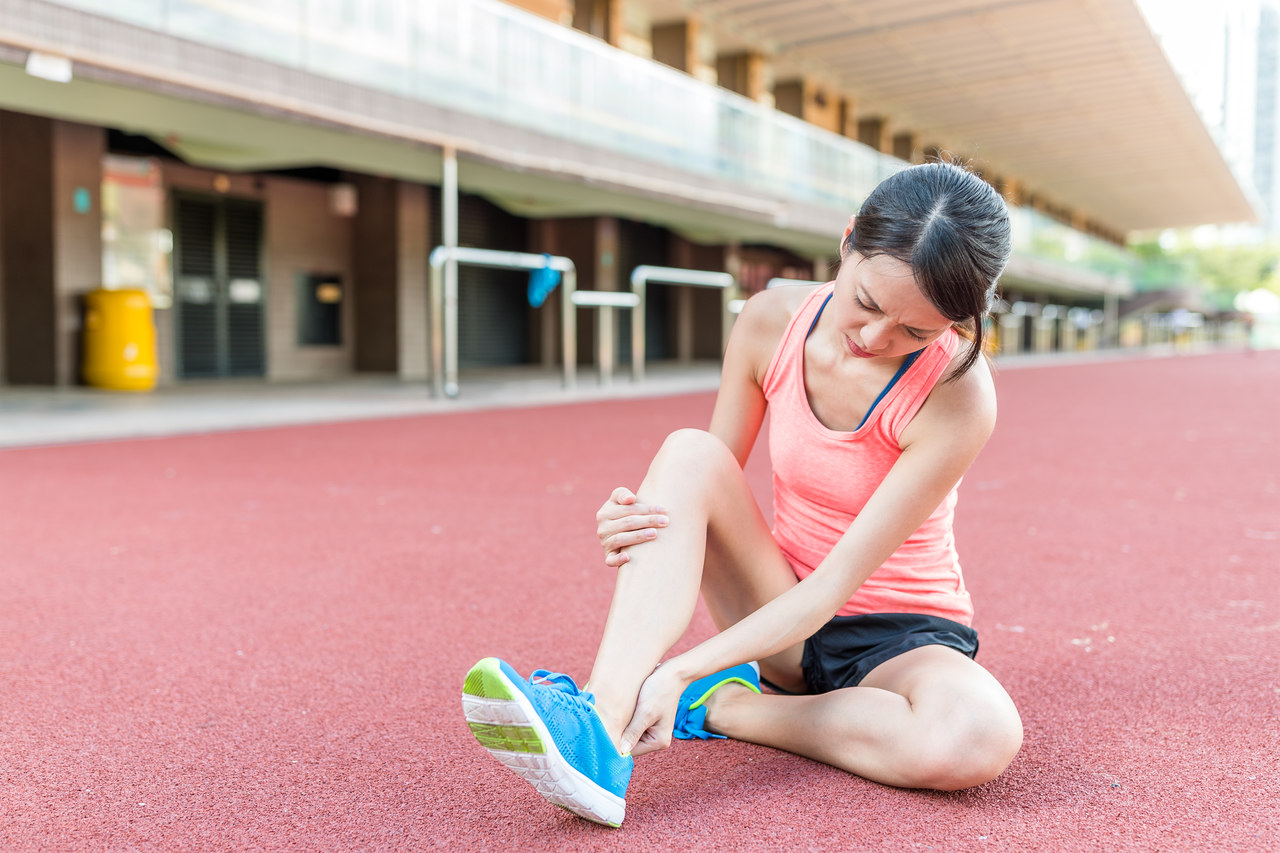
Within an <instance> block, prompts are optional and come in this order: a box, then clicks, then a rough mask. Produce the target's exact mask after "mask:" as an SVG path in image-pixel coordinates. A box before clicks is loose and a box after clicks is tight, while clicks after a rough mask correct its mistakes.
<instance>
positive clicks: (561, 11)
mask: <svg viewBox="0 0 1280 853" xmlns="http://www.w3.org/2000/svg"><path fill="white" fill-rule="evenodd" d="M506 2H507V3H510V4H511V5H512V6H515V7H517V8H520V9H524V10H525V11H526V12H532V13H533V14H535V15H539V16H541V17H543V18H546V19H547V20H549V21H555V22H556V23H557V24H561V25H565V26H568V25H570V24H572V23H573V7H574V3H573V0H506Z"/></svg>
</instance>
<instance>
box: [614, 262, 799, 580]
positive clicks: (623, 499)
mask: <svg viewBox="0 0 1280 853" xmlns="http://www.w3.org/2000/svg"><path fill="white" fill-rule="evenodd" d="M785 290H786V291H791V292H783V290H782V289H778V290H772V291H765V292H763V293H759V294H756V295H755V296H753V297H751V298H750V299H748V300H747V304H746V306H745V307H744V308H743V309H742V313H741V314H739V315H738V320H737V322H735V323H734V326H733V332H732V333H731V334H730V336H729V346H728V348H727V349H726V351H725V356H724V366H723V367H722V369H721V371H720V390H719V392H718V393H717V394H716V403H715V409H714V410H713V412H712V414H711V427H710V432H711V434H712V435H714V436H716V437H717V438H719V439H720V440H721V441H723V442H724V443H725V445H727V446H728V447H729V449H730V450H731V451H733V455H734V456H735V457H737V459H738V464H739V465H746V463H747V457H748V456H750V455H751V448H752V447H753V446H754V445H755V441H756V437H757V436H758V435H759V434H760V425H761V424H762V423H763V422H764V413H765V407H766V403H765V399H764V390H763V388H762V386H763V383H764V375H765V372H766V371H767V370H768V369H769V363H770V362H771V361H772V360H773V353H774V350H776V349H777V347H778V342H779V341H780V340H781V339H782V333H783V332H784V331H785V330H786V327H787V323H789V322H790V320H791V316H792V314H793V313H794V311H795V310H796V308H798V307H799V305H800V303H801V302H802V301H803V297H804V296H805V295H806V294H807V293H808V292H809V291H810V290H811V288H799V287H796V288H786V289H785ZM795 291H803V292H802V293H797V292H795ZM665 513H666V510H665V508H663V507H660V506H653V505H649V504H638V503H637V502H636V496H635V493H634V492H632V491H631V490H630V489H627V488H625V487H619V488H617V489H614V491H613V494H611V495H610V496H609V499H608V500H607V501H605V503H604V505H603V506H602V507H600V510H599V512H597V513H596V533H597V534H598V535H599V537H600V546H601V547H602V548H603V549H604V552H605V565H608V566H613V567H615V568H616V567H618V566H622V565H623V564H625V563H626V562H627V561H628V560H629V559H630V558H629V557H628V556H627V549H628V548H629V547H631V546H632V545H638V544H640V543H641V542H647V541H649V540H651V539H653V538H655V537H657V536H658V535H659V533H658V530H659V528H661V527H665V526H666V524H667V519H666V515H665Z"/></svg>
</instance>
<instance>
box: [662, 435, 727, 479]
mask: <svg viewBox="0 0 1280 853" xmlns="http://www.w3.org/2000/svg"><path fill="white" fill-rule="evenodd" d="M655 468H656V469H663V468H667V469H672V470H675V471H679V472H681V473H686V474H688V473H696V474H699V475H703V476H705V475H708V474H714V473H717V472H719V471H721V470H725V471H727V470H736V469H737V468H738V462H737V460H736V459H735V458H734V456H733V454H732V453H731V452H729V448H728V447H727V446H725V443H724V442H723V441H721V440H720V439H718V438H716V437H715V436H714V435H712V434H711V433H709V432H707V431H706V430H701V429H678V430H676V431H675V432H673V433H671V434H670V435H668V436H667V439H666V441H664V442H663V443H662V447H661V448H659V450H658V453H657V455H656V456H655V457H654V460H653V464H652V465H651V466H650V470H653V469H655Z"/></svg>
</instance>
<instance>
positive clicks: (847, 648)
mask: <svg viewBox="0 0 1280 853" xmlns="http://www.w3.org/2000/svg"><path fill="white" fill-rule="evenodd" d="M934 645H937V646H947V647H949V648H953V649H955V650H956V651H958V652H960V653H962V654H964V655H967V656H969V657H971V658H972V657H974V656H976V655H977V654H978V632H977V631H975V630H973V629H972V628H970V627H968V626H967V625H961V624H960V623H959V622H952V621H951V620H950V619H943V618H941V617H938V616H925V615H922V614H919V613H870V614H866V615H860V616H836V617H835V618H833V619H832V620H831V621H830V622H828V623H827V624H826V625H823V626H822V627H821V628H819V629H818V633H816V634H814V635H813V636H812V637H810V638H809V639H807V640H805V643H804V657H803V658H802V659H801V663H800V666H801V668H802V669H803V670H804V680H805V683H806V684H807V685H808V686H809V691H810V692H811V693H828V692H830V691H832V690H839V689H840V688H842V687H855V686H857V684H858V683H859V682H861V681H862V679H864V678H866V677H867V675H868V674H869V673H870V672H871V670H873V669H875V668H876V667H877V666H879V665H880V664H882V663H884V662H885V661H887V660H890V659H891V658H896V657H897V656H898V655H900V654H903V653H904V652H909V651H911V650H912V649H918V648H919V647H921V646H934Z"/></svg>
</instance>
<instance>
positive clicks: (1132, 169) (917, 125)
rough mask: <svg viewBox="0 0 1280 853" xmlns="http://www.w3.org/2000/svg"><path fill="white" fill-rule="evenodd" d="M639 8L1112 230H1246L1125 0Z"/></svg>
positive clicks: (1180, 96) (1159, 56)
mask: <svg viewBox="0 0 1280 853" xmlns="http://www.w3.org/2000/svg"><path fill="white" fill-rule="evenodd" d="M647 5H648V7H649V10H650V12H651V13H652V14H653V15H654V20H662V19H664V18H675V17H678V16H679V15H682V14H683V15H687V14H688V13H689V12H693V13H696V14H698V15H699V16H700V17H701V18H702V20H703V22H704V27H705V28H708V29H710V31H711V32H712V33H714V34H715V37H716V43H717V47H718V49H719V50H720V51H721V52H726V51H730V50H733V49H742V48H751V49H756V50H761V51H763V52H764V53H766V54H767V55H769V56H771V57H772V62H773V66H774V69H775V73H776V75H777V76H778V77H780V78H783V77H786V76H788V75H792V74H799V73H812V74H814V75H815V76H817V77H818V78H819V79H821V80H824V81H826V82H827V83H829V84H831V85H833V86H836V87H838V88H840V89H841V90H842V91H844V92H846V93H847V94H850V95H852V96H854V97H855V98H856V99H857V111H858V114H859V115H860V116H874V115H883V116H884V117H886V118H888V119H890V120H891V122H892V124H893V126H894V127H897V128H900V129H902V130H912V131H916V132H918V133H919V134H920V141H921V142H922V143H923V144H926V145H938V146H939V147H942V148H945V149H948V150H951V151H955V152H957V153H959V154H962V155H964V156H967V157H971V158H973V159H974V160H975V162H976V164H977V165H978V166H979V167H980V168H983V169H985V170H988V171H990V172H991V173H993V174H997V175H1002V176H1008V177H1011V178H1015V179H1017V180H1018V181H1020V182H1021V183H1022V184H1023V185H1024V186H1025V187H1026V188H1027V189H1028V190H1030V191H1032V192H1043V193H1044V194H1045V195H1046V196H1047V197H1049V198H1050V199H1051V200H1053V201H1054V202H1055V203H1059V204H1063V205H1067V206H1069V207H1071V208H1072V209H1075V210H1077V211H1080V212H1082V213H1084V214H1085V215H1087V216H1089V217H1090V218H1091V219H1094V220H1095V221H1097V222H1100V223H1102V224H1104V225H1106V226H1108V227H1110V228H1113V229H1115V230H1118V231H1122V232H1129V231H1133V230H1144V229H1152V228H1166V227H1176V226H1188V225H1201V224H1209V223H1228V222H1244V221H1252V220H1254V219H1255V217H1256V214H1255V211H1254V205H1253V202H1252V200H1251V198H1250V197H1249V195H1248V194H1247V192H1248V191H1246V190H1244V189H1243V188H1242V187H1241V184H1240V182H1239V181H1238V180H1237V179H1236V177H1235V176H1234V175H1233V173H1232V171H1231V169H1230V168H1229V167H1228V165H1227V163H1226V161H1225V160H1224V159H1223V156H1222V153H1221V152H1220V150H1219V148H1218V146H1217V145H1216V143H1215V142H1214V140H1213V138H1212V137H1211V136H1210V133H1209V131H1208V129H1207V128H1206V126H1205V124H1204V121H1203V120H1202V119H1201V118H1200V116H1199V114H1198V113H1197V112H1196V109H1195V107H1194V106H1193V105H1192V103H1191V100H1190V97H1189V96H1188V95H1187V93H1186V90H1185V89H1184V88H1183V86H1182V84H1181V82H1180V81H1179V79H1178V77H1177V74H1176V73H1175V72H1174V70H1173V68H1172V67H1171V66H1170V64H1169V61H1168V59H1167V57H1166V56H1165V54H1164V52H1163V50H1162V49H1161V47H1160V44H1159V43H1158V41H1157V40H1156V37H1155V35H1154V34H1153V33H1152V31H1151V28H1150V25H1149V24H1148V23H1147V21H1146V19H1145V18H1144V17H1143V16H1142V13H1141V12H1140V11H1139V10H1138V8H1137V6H1136V5H1135V3H1134V0H912V2H902V0H787V2H782V3H779V2H776V0H655V2H651V3H648V4H647Z"/></svg>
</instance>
